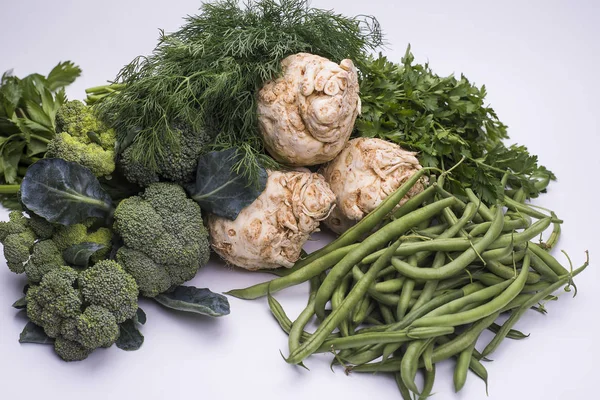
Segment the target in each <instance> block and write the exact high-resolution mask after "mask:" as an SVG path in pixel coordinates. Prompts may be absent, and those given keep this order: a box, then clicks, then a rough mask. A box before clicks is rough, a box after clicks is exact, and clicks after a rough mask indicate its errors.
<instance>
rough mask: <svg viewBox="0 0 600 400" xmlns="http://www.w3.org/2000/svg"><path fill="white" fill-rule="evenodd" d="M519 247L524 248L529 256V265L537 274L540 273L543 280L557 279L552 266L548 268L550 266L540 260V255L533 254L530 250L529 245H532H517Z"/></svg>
mask: <svg viewBox="0 0 600 400" xmlns="http://www.w3.org/2000/svg"><path fill="white" fill-rule="evenodd" d="M519 247H522V248H525V249H526V252H527V254H528V255H529V257H530V258H531V267H532V268H533V269H534V270H535V271H536V272H537V273H538V274H540V276H542V277H543V278H544V279H545V280H547V281H550V282H556V281H558V279H559V278H558V275H557V274H556V272H554V271H553V270H552V268H550V266H548V264H546V262H545V261H544V260H542V259H541V258H540V257H538V255H537V254H535V253H534V252H533V251H531V249H530V247H533V246H532V245H529V246H527V247H524V246H519Z"/></svg>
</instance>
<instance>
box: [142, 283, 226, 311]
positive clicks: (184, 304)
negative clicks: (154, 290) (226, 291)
mask: <svg viewBox="0 0 600 400" xmlns="http://www.w3.org/2000/svg"><path fill="white" fill-rule="evenodd" d="M154 300H156V301H157V302H158V303H160V304H162V305H163V306H165V307H167V308H172V309H174V310H179V311H186V312H192V313H196V314H202V315H208V316H211V317H221V316H223V315H227V314H229V301H228V300H227V297H225V296H223V295H222V294H217V293H213V292H211V291H210V290H208V289H198V288H196V287H194V286H177V287H176V288H175V290H173V291H172V292H168V293H162V294H159V295H158V296H156V297H154Z"/></svg>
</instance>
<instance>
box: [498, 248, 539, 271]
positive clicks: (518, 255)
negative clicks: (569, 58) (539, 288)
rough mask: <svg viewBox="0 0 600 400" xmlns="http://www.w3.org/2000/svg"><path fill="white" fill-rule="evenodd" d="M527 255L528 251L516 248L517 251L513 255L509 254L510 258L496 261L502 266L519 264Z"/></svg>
mask: <svg viewBox="0 0 600 400" xmlns="http://www.w3.org/2000/svg"><path fill="white" fill-rule="evenodd" d="M526 253H527V250H526V249H525V248H522V249H517V248H515V251H513V252H512V253H511V254H509V255H508V256H506V257H504V258H499V259H497V260H496V261H498V262H499V263H501V264H513V263H518V262H521V261H522V260H523V257H525V254H526ZM530 277H531V274H530Z"/></svg>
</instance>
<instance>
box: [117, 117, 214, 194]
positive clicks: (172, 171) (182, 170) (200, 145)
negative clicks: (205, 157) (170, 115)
mask: <svg viewBox="0 0 600 400" xmlns="http://www.w3.org/2000/svg"><path fill="white" fill-rule="evenodd" d="M174 130H175V131H176V132H178V133H179V135H178V136H179V146H176V147H169V146H167V147H166V148H164V149H163V154H162V158H161V159H160V161H159V162H158V165H157V166H156V168H155V169H152V168H149V167H147V166H145V165H144V164H143V163H141V162H139V161H136V158H135V155H134V152H135V143H134V144H132V145H130V146H129V147H127V148H126V149H125V150H124V151H123V152H122V153H121V155H120V158H119V164H120V166H121V168H122V170H123V175H124V176H125V178H127V180H128V181H130V182H132V183H135V184H138V185H140V186H142V187H146V186H148V185H150V184H152V183H155V182H158V181H171V182H176V183H178V184H180V185H185V184H186V183H190V182H192V181H193V180H194V176H195V173H196V167H197V165H198V158H199V157H200V155H201V154H202V152H203V150H204V147H205V145H206V144H207V143H208V142H209V140H210V137H209V136H208V135H207V134H205V133H204V132H195V131H193V130H191V129H190V128H189V127H186V126H184V125H182V124H175V125H174Z"/></svg>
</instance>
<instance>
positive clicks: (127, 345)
mask: <svg viewBox="0 0 600 400" xmlns="http://www.w3.org/2000/svg"><path fill="white" fill-rule="evenodd" d="M115 344H116V345H117V347H118V348H120V349H121V350H125V351H135V350H138V349H139V348H140V347H142V344H144V335H142V333H141V332H140V331H139V329H138V328H137V326H136V321H135V317H134V318H132V319H128V320H127V321H125V322H123V323H122V324H120V325H119V338H118V339H117V341H116V342H115Z"/></svg>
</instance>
